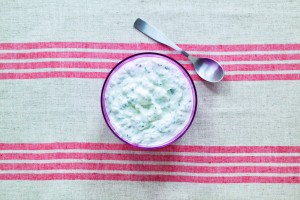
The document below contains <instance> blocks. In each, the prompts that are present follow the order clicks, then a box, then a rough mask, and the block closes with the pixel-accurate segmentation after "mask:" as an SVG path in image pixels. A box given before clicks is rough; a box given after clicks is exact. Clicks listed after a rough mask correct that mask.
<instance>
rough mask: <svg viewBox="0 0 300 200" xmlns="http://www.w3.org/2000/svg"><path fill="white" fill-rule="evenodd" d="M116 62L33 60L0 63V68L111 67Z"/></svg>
mask: <svg viewBox="0 0 300 200" xmlns="http://www.w3.org/2000/svg"><path fill="white" fill-rule="evenodd" d="M116 64H117V62H80V61H73V62H64V61H63V62H60V61H54V62H35V63H0V69H43V68H82V69H85V68H87V69H112V68H113V67H114V66H115V65H116Z"/></svg>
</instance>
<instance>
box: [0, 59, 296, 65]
mask: <svg viewBox="0 0 300 200" xmlns="http://www.w3.org/2000/svg"><path fill="white" fill-rule="evenodd" d="M51 61H53V62H55V61H57V62H63V61H68V62H115V63H118V62H120V61H121V59H104V58H35V59H0V63H38V62H51ZM177 61H178V62H179V63H181V64H190V63H191V62H190V61H188V60H177ZM219 63H220V64H299V63H300V60H272V61H269V60H263V61H219Z"/></svg>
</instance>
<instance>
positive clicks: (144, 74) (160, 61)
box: [100, 52, 197, 150]
mask: <svg viewBox="0 0 300 200" xmlns="http://www.w3.org/2000/svg"><path fill="white" fill-rule="evenodd" d="M100 101H101V110H102V114H103V117H104V120H105V122H106V124H107V126H108V127H109V128H110V130H111V131H112V133H113V134H114V135H115V136H117V137H118V138H119V139H120V140H121V141H123V142H125V143H127V144H129V145H132V146H134V147H138V148H142V149H146V150H149V149H157V148H161V147H164V146H167V145H169V144H171V143H173V142H175V141H176V140H178V139H179V138H180V137H182V136H183V135H184V134H185V133H186V131H187V130H188V129H189V127H190V125H191V124H192V122H193V120H194V117H195V114H196V110H197V93H196V88H195V85H194V83H193V81H192V78H191V76H190V75H189V74H188V72H187V71H186V69H185V68H184V67H183V66H182V65H181V64H180V63H178V62H177V61H176V60H174V59H172V58H170V57H168V56H166V55H163V54H159V53H153V52H145V53H138V54H134V55H132V56H129V57H127V58H125V59H123V60H122V61H120V62H119V63H118V64H117V65H116V66H115V67H114V68H113V69H112V70H111V71H110V73H109V74H108V76H107V78H106V79H105V81H104V84H103V87H102V91H101V98H100Z"/></svg>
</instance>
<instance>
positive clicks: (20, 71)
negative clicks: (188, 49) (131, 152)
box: [0, 68, 300, 75]
mask: <svg viewBox="0 0 300 200" xmlns="http://www.w3.org/2000/svg"><path fill="white" fill-rule="evenodd" d="M110 71H111V69H105V68H101V69H91V68H40V69H16V70H15V69H4V70H0V73H37V72H105V73H108V72H110ZM188 72H189V74H191V75H192V74H197V73H196V71H193V70H189V71H188ZM236 74H300V70H277V71H259V70H258V71H228V72H225V75H236Z"/></svg>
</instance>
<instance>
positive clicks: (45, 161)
mask: <svg viewBox="0 0 300 200" xmlns="http://www.w3.org/2000/svg"><path fill="white" fill-rule="evenodd" d="M9 163H20V164H22V163H37V164H38V163H105V164H107V163H110V164H140V165H175V166H205V167H227V166H228V167H233V166H256V167H260V166H266V167H300V163H189V162H169V161H168V162H166V161H159V162H157V161H131V160H93V159H91V160H87V159H53V160H21V159H20V160H0V164H9Z"/></svg>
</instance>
